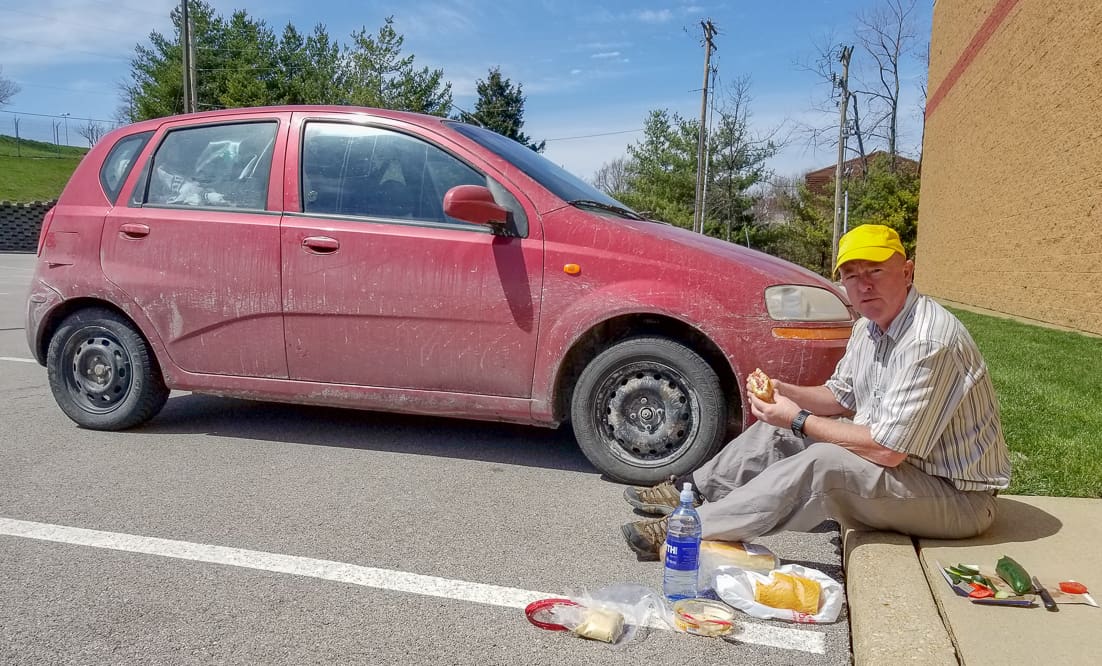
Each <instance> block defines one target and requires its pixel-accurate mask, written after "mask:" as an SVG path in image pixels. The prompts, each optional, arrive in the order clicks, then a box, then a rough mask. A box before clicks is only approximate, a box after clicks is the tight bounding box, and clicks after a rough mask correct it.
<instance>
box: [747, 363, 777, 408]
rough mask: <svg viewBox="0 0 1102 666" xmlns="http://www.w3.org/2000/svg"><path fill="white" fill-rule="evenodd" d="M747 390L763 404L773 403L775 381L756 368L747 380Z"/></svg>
mask: <svg viewBox="0 0 1102 666" xmlns="http://www.w3.org/2000/svg"><path fill="white" fill-rule="evenodd" d="M746 388H747V389H748V390H749V391H750V392H751V393H753V394H754V395H756V396H757V397H758V400H761V401H763V402H773V380H772V379H770V378H769V375H767V374H765V373H764V372H762V370H761V368H755V369H754V371H753V372H751V373H750V376H748V377H747V378H746Z"/></svg>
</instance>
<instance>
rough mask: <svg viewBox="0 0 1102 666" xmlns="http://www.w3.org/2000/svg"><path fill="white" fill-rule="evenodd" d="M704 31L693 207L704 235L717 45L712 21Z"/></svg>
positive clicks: (695, 223) (696, 224) (697, 228)
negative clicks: (706, 157) (706, 156)
mask: <svg viewBox="0 0 1102 666" xmlns="http://www.w3.org/2000/svg"><path fill="white" fill-rule="evenodd" d="M700 27H701V28H703V29H704V89H703V90H702V91H701V93H700V135H699V141H698V142H697V146H696V198H695V205H694V206H693V231H695V232H697V233H701V234H702V233H704V154H705V152H706V151H705V147H706V146H707V143H706V142H705V139H706V135H707V124H706V123H707V121H708V76H709V75H710V74H711V63H712V51H714V50H715V48H716V47H715V44H714V43H713V42H712V37H715V34H716V27H715V25H714V24H713V23H712V22H711V21H710V20H704V21H701V22H700Z"/></svg>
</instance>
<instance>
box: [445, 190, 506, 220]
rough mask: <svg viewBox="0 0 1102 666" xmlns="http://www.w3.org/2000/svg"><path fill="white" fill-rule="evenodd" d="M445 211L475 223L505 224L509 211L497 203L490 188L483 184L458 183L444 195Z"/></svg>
mask: <svg viewBox="0 0 1102 666" xmlns="http://www.w3.org/2000/svg"><path fill="white" fill-rule="evenodd" d="M444 213H445V214H446V215H448V216H449V217H454V218H455V219H457V220H463V221H464V222H471V223H473V224H488V225H491V226H499V225H503V224H505V222H506V220H507V219H508V216H509V211H507V210H505V209H504V208H502V207H501V206H499V205H497V202H495V201H494V195H493V194H491V193H490V190H489V189H487V188H485V187H482V186H481V185H456V186H455V187H453V188H451V189H450V190H448V192H447V194H445V195H444Z"/></svg>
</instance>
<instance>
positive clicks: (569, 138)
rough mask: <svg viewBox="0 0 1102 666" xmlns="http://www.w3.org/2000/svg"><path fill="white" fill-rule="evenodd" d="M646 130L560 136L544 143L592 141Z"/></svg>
mask: <svg viewBox="0 0 1102 666" xmlns="http://www.w3.org/2000/svg"><path fill="white" fill-rule="evenodd" d="M642 131H644V128H642V127H640V128H639V129H630V130H618V131H616V132H601V133H599V134H582V135H580V136H560V137H558V138H556V139H544V141H548V142H550V141H573V140H574V139H592V138H594V137H598V136H612V135H613V134H631V133H633V132H642Z"/></svg>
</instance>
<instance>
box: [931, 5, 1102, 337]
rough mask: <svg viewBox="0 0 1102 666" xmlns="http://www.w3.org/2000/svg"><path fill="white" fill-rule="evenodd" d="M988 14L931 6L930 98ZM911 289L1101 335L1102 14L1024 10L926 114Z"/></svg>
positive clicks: (985, 8)
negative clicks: (913, 284)
mask: <svg viewBox="0 0 1102 666" xmlns="http://www.w3.org/2000/svg"><path fill="white" fill-rule="evenodd" d="M996 4H997V3H996V0H938V1H937V3H936V4H935V5H934V21H933V34H932V38H931V49H930V77H929V87H928V90H929V94H930V95H931V100H932V99H933V95H934V94H935V92H936V90H937V89H938V87H939V86H940V85H941V84H942V82H943V81H945V80H946V78H947V77H948V76H950V72H951V70H952V68H953V66H954V65H955V64H956V63H957V61H958V59H959V58H960V56H961V54H962V53H963V52H964V51H965V49H966V47H967V46H968V45H969V43H970V42H972V40H973V36H974V35H976V34H977V32H979V31H980V30H981V26H983V24H984V21H985V19H986V18H987V16H988V15H989V14H990V13H991V11H992V9H993V7H994V6H996ZM920 202H921V204H920V208H919V225H918V230H919V232H918V243H917V249H916V255H915V258H916V266H917V267H916V278H915V280H916V284H917V286H918V288H919V289H920V290H921V291H923V292H925V293H927V294H930V295H932V296H935V297H938V298H942V299H945V300H948V301H955V302H958V303H962V304H966V305H971V306H976V307H980V308H985V309H988V310H993V311H996V312H1002V313H1007V314H1011V315H1015V316H1018V317H1025V318H1027V319H1033V320H1038V321H1041V322H1047V323H1052V324H1057V325H1061V326H1067V327H1070V328H1074V329H1078V330H1082V331H1088V332H1091V333H1096V334H1102V0H1059V1H1055V0H1047V1H1041V0H1019V2H1017V4H1015V5H1014V6H1013V8H1012V9H1011V10H1010V12H1009V13H1008V14H1006V17H1005V18H1004V19H1003V21H1002V23H1001V24H1000V25H999V26H998V27H997V28H996V29H995V31H994V32H992V33H991V36H990V38H989V39H988V41H987V42H986V44H985V45H984V46H983V48H982V50H980V51H978V52H977V56H976V57H975V59H974V60H972V62H971V64H970V65H969V66H968V68H967V69H965V70H963V73H961V75H960V77H959V79H957V80H956V83H955V84H954V85H953V87H952V88H950V89H948V92H947V94H945V96H944V97H943V98H942V99H941V101H940V103H939V104H938V105H937V106H936V107H935V108H934V109H933V110H932V111H928V112H927V118H926V129H925V135H924V141H923V156H922V192H921V198H920Z"/></svg>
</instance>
